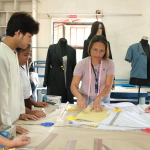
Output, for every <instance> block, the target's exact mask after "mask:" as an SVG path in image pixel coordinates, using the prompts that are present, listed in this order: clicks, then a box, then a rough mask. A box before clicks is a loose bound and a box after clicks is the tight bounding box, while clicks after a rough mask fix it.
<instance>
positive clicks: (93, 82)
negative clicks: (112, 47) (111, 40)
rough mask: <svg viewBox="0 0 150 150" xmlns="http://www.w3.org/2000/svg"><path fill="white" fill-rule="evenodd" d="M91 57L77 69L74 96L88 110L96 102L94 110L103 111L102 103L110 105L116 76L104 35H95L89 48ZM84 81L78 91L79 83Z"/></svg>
mask: <svg viewBox="0 0 150 150" xmlns="http://www.w3.org/2000/svg"><path fill="white" fill-rule="evenodd" d="M88 54H89V57H87V58H85V59H83V60H81V61H80V62H79V63H78V64H77V65H76V67H75V70H74V77H73V80H72V83H71V91H72V94H73V95H74V96H75V97H77V105H78V106H79V107H83V108H86V106H87V105H88V104H89V103H91V102H92V101H94V103H93V107H92V108H91V111H92V110H96V111H102V108H101V104H100V103H101V101H102V102H104V103H110V91H111V86H112V83H113V80H114V75H115V66H114V62H113V61H112V60H110V59H109V58H108V57H109V50H108V49H107V40H106V38H105V36H103V35H95V36H94V37H93V38H92V40H91V42H90V44H89V47H88ZM80 80H81V81H82V85H81V88H80V89H79V90H78V86H79V82H80Z"/></svg>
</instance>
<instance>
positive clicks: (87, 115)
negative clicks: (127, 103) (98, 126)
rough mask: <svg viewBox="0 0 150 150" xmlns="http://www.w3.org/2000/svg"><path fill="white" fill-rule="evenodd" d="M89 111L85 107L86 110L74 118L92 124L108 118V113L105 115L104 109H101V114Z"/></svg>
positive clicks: (88, 108) (105, 110)
mask: <svg viewBox="0 0 150 150" xmlns="http://www.w3.org/2000/svg"><path fill="white" fill-rule="evenodd" d="M90 110H91V108H90V107H87V108H86V109H84V110H83V111H81V112H80V113H79V114H78V115H77V116H76V117H77V118H79V119H84V120H89V121H93V122H101V121H102V120H104V119H105V118H107V117H108V116H109V113H106V112H107V110H108V109H105V108H103V109H102V112H96V111H95V110H93V111H92V112H91V111H90Z"/></svg>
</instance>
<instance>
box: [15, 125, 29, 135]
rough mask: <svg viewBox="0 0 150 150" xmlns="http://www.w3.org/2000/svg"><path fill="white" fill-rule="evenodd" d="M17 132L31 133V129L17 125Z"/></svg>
mask: <svg viewBox="0 0 150 150" xmlns="http://www.w3.org/2000/svg"><path fill="white" fill-rule="evenodd" d="M16 132H17V133H18V134H28V133H29V131H28V130H27V129H24V128H22V127H21V126H16Z"/></svg>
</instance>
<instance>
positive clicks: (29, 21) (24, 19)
mask: <svg viewBox="0 0 150 150" xmlns="http://www.w3.org/2000/svg"><path fill="white" fill-rule="evenodd" d="M18 30H20V32H21V33H22V34H23V35H25V34H26V33H27V32H28V33H30V34H37V33H38V32H39V23H38V22H36V21H35V20H34V19H33V18H32V16H31V15H30V14H28V13H26V12H16V13H14V14H13V15H12V16H11V17H10V19H9V21H8V23H7V29H6V35H7V36H12V37H13V36H14V35H15V32H16V31H18Z"/></svg>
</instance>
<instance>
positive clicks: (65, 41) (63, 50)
mask: <svg viewBox="0 0 150 150" xmlns="http://www.w3.org/2000/svg"><path fill="white" fill-rule="evenodd" d="M60 42H61V50H62V57H64V56H66V55H67V51H66V46H67V40H66V39H65V38H61V39H60Z"/></svg>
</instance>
